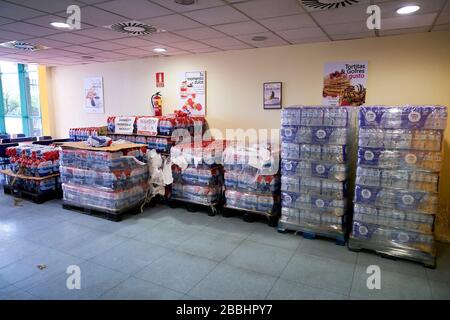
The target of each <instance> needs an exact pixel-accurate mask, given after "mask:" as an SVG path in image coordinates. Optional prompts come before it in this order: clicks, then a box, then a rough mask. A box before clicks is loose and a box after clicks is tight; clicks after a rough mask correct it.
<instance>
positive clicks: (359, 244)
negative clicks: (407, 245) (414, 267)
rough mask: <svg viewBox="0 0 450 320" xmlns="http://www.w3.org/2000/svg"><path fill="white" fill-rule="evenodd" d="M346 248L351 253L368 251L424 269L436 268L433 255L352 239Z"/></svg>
mask: <svg viewBox="0 0 450 320" xmlns="http://www.w3.org/2000/svg"><path fill="white" fill-rule="evenodd" d="M347 247H348V249H349V250H350V251H353V252H361V251H368V252H373V253H376V254H378V255H379V256H381V257H383V258H386V259H390V260H398V259H401V260H408V261H413V262H418V263H421V264H422V265H423V266H424V267H426V268H430V269H435V268H436V257H435V255H432V254H429V253H426V252H422V251H419V250H416V251H414V250H402V249H400V248H393V247H388V246H381V245H377V244H374V243H371V242H370V241H361V240H358V239H353V238H350V239H349V241H348V245H347Z"/></svg>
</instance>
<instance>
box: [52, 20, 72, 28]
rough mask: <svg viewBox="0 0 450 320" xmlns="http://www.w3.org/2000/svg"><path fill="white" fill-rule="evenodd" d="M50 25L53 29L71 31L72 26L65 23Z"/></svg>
mask: <svg viewBox="0 0 450 320" xmlns="http://www.w3.org/2000/svg"><path fill="white" fill-rule="evenodd" d="M50 25H51V26H52V27H55V28H59V29H71V27H70V25H68V24H67V23H65V22H52V23H50Z"/></svg>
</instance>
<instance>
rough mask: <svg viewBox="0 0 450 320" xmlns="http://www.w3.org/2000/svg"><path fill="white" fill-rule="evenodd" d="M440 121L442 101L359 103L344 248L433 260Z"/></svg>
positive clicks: (427, 262) (444, 116)
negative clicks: (351, 208)
mask: <svg viewBox="0 0 450 320" xmlns="http://www.w3.org/2000/svg"><path fill="white" fill-rule="evenodd" d="M446 123H447V108H446V107H442V106H411V105H408V106H399V107H386V106H370V107H361V109H360V112H359V141H358V162H357V163H358V167H357V171H356V185H355V195H354V217H353V228H352V233H351V236H350V240H349V248H350V249H352V250H361V249H369V250H373V251H376V252H378V253H381V254H384V255H389V256H393V257H400V258H406V259H409V260H414V261H418V262H421V263H423V264H424V265H426V266H429V267H434V266H435V256H436V249H435V243H434V235H433V232H434V222H435V216H436V214H437V212H438V208H439V196H438V192H439V173H440V169H441V164H442V152H441V150H442V137H443V135H444V129H445V126H446Z"/></svg>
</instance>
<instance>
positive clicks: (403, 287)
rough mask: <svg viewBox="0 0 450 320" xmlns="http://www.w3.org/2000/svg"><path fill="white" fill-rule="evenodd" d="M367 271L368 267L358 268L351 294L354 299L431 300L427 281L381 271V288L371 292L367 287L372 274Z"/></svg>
mask: <svg viewBox="0 0 450 320" xmlns="http://www.w3.org/2000/svg"><path fill="white" fill-rule="evenodd" d="M366 270H367V268H366V267H361V266H357V267H356V270H355V275H354V278H353V285H352V290H351V293H350V297H351V298H352V299H371V300H380V299H382V300H385V299H399V300H416V299H420V300H421V299H431V289H430V286H429V283H428V280H427V279H424V278H420V277H414V276H411V275H406V274H401V273H397V272H391V271H383V270H381V288H380V289H372V290H370V289H368V287H367V279H368V277H369V276H370V274H368V273H367V272H366Z"/></svg>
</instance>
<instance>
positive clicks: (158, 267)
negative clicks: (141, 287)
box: [135, 251, 217, 293]
mask: <svg viewBox="0 0 450 320" xmlns="http://www.w3.org/2000/svg"><path fill="white" fill-rule="evenodd" d="M216 265H217V263H216V262H215V261H212V260H209V259H205V258H200V257H197V256H193V255H190V254H187V253H183V252H176V251H174V252H172V253H170V254H168V255H165V256H163V257H162V258H160V259H159V260H157V261H155V262H154V263H152V264H151V265H150V266H148V267H146V268H144V269H143V270H141V271H140V272H138V273H137V274H136V275H135V277H136V278H140V279H144V280H148V281H151V282H153V283H156V284H159V285H162V286H164V287H166V288H169V289H173V290H175V291H178V292H183V293H187V292H188V291H189V290H190V289H191V288H192V287H193V286H194V285H196V284H197V283H198V282H199V281H200V280H202V279H203V278H204V277H205V276H206V275H207V274H208V273H209V272H210V271H211V270H212V269H213V268H214V267H215V266H216Z"/></svg>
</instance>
